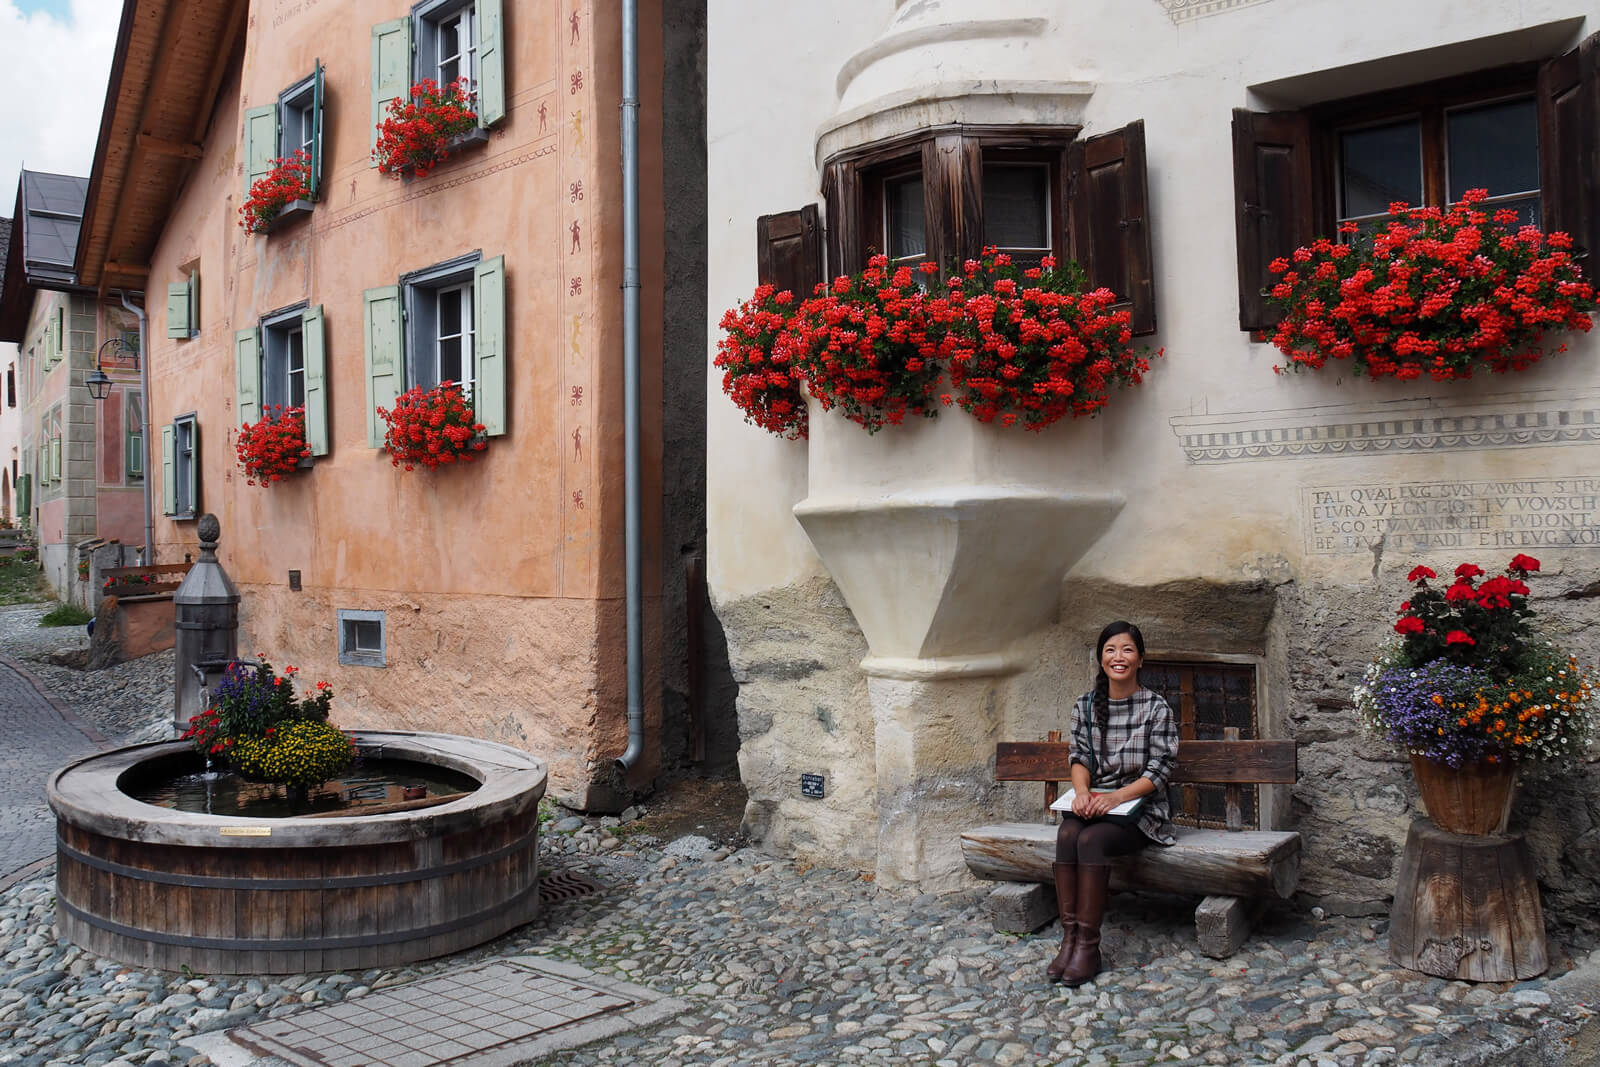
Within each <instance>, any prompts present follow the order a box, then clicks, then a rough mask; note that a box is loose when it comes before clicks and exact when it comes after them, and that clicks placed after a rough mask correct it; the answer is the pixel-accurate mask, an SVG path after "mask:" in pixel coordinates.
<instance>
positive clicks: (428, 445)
mask: <svg viewBox="0 0 1600 1067" xmlns="http://www.w3.org/2000/svg"><path fill="white" fill-rule="evenodd" d="M378 415H379V416H380V417H381V418H382V419H383V421H384V424H385V425H386V426H387V427H388V430H387V431H386V432H385V434H384V438H383V447H384V448H386V449H387V450H388V452H389V462H390V463H392V464H393V465H394V466H396V467H404V468H405V469H406V470H408V471H409V470H415V469H416V468H417V467H427V468H428V469H429V470H434V469H436V468H438V467H448V466H452V465H454V464H457V463H471V462H472V461H473V460H475V459H477V458H478V454H479V453H480V452H482V451H483V450H484V449H486V448H488V447H489V446H488V443H487V442H486V441H485V440H484V438H483V434H484V432H485V430H486V429H487V427H486V426H485V425H484V424H483V423H481V422H475V421H473V410H472V403H471V401H470V400H468V399H467V396H466V394H465V393H464V392H463V390H462V388H461V386H460V384H458V383H456V382H441V383H439V384H438V385H436V386H434V387H432V388H431V389H426V388H423V387H422V386H416V387H413V388H411V389H407V390H406V391H405V392H403V393H401V394H400V395H399V396H397V397H396V398H395V401H394V407H392V408H382V407H380V408H378Z"/></svg>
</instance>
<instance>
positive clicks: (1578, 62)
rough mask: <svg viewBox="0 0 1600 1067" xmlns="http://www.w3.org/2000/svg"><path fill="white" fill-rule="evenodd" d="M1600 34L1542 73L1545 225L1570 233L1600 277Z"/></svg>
mask: <svg viewBox="0 0 1600 1067" xmlns="http://www.w3.org/2000/svg"><path fill="white" fill-rule="evenodd" d="M1597 121H1600V34H1596V35H1594V36H1592V37H1589V38H1587V39H1586V40H1585V41H1584V42H1583V43H1582V44H1580V45H1579V46H1578V47H1577V48H1574V49H1573V50H1572V51H1570V52H1568V53H1567V54H1566V55H1563V56H1559V57H1557V58H1556V59H1552V60H1550V61H1549V62H1547V63H1545V64H1544V65H1543V66H1542V67H1540V68H1539V176H1540V185H1541V186H1542V188H1541V189H1540V201H1541V202H1540V211H1541V219H1540V221H1541V223H1542V224H1543V226H1544V228H1545V229H1546V230H1565V231H1566V232H1567V233H1570V234H1571V235H1572V239H1573V241H1574V242H1576V243H1577V245H1578V251H1579V252H1580V253H1581V254H1582V255H1583V263H1584V271H1585V272H1586V273H1587V274H1588V275H1589V277H1590V278H1595V277H1597V276H1600V262H1596V255H1597V253H1600V208H1597V206H1596V204H1595V197H1596V196H1597V195H1600V186H1597V184H1596V182H1597V179H1596V173H1597V171H1596V168H1597V167H1600V137H1597V135H1596V122H1597Z"/></svg>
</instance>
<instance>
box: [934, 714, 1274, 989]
mask: <svg viewBox="0 0 1600 1067" xmlns="http://www.w3.org/2000/svg"><path fill="white" fill-rule="evenodd" d="M1229 732H1230V733H1231V734H1234V735H1235V736H1234V737H1232V738H1230V739H1228V740H1223V741H1181V742H1179V744H1178V758H1177V765H1176V767H1175V769H1174V771H1173V778H1172V782H1173V784H1174V785H1183V784H1220V785H1223V786H1225V787H1226V813H1227V814H1226V821H1227V825H1228V828H1227V829H1221V830H1210V829H1195V828H1192V827H1186V826H1179V827H1176V828H1175V833H1176V836H1177V839H1178V841H1177V844H1174V845H1171V846H1167V847H1163V846H1160V845H1154V844H1152V845H1150V846H1149V847H1148V848H1144V849H1141V850H1140V851H1139V852H1137V853H1135V854H1134V855H1132V856H1126V857H1121V858H1119V859H1118V860H1117V861H1116V862H1115V863H1114V864H1113V865H1112V869H1111V885H1112V887H1113V888H1115V889H1144V890H1158V891H1163V892H1171V893H1187V894H1202V895H1204V897H1205V899H1204V900H1203V901H1202V902H1201V904H1200V907H1199V908H1198V909H1196V911H1195V933H1196V936H1197V937H1198V938H1199V940H1200V948H1201V950H1202V951H1204V952H1205V953H1206V954H1207V955H1209V956H1213V957H1216V958H1219V959H1220V958H1223V957H1226V956H1229V955H1232V954H1233V953H1234V952H1235V951H1237V950H1238V948H1239V946H1240V945H1241V944H1243V942H1244V939H1245V937H1246V936H1247V935H1248V933H1249V927H1250V921H1251V918H1252V912H1254V911H1255V910H1256V909H1255V908H1254V907H1252V906H1251V905H1250V904H1249V903H1248V901H1250V900H1259V899H1262V898H1268V899H1270V898H1272V897H1277V898H1280V899H1286V898H1288V897H1289V896H1291V895H1292V894H1293V893H1294V890H1295V887H1296V885H1297V884H1298V882H1299V877H1300V835H1299V834H1298V833H1295V832H1293V831H1282V830H1245V829H1243V817H1242V810H1243V804H1242V796H1243V787H1244V786H1245V785H1248V784H1292V783H1293V782H1294V781H1295V780H1296V777H1297V775H1298V767H1297V763H1296V757H1295V744H1294V742H1293V741H1240V740H1237V739H1236V735H1237V732H1236V731H1229ZM1059 736H1060V735H1059V734H1057V733H1052V734H1051V738H1050V740H1048V741H1030V742H1004V741H1003V742H1001V743H1000V744H999V746H998V747H997V749H996V752H995V779H996V780H997V781H1002V782H1017V781H1035V782H1043V783H1044V784H1045V804H1046V807H1047V808H1048V806H1049V804H1051V803H1053V802H1054V801H1055V799H1056V796H1057V795H1058V793H1059V790H1060V783H1061V782H1070V780H1071V762H1070V761H1071V748H1070V746H1069V745H1068V744H1067V743H1066V742H1063V741H1060V740H1059V739H1058V738H1059ZM1055 843H1056V826H1055V822H1054V820H1052V821H1051V822H1049V823H1036V822H1008V823H994V824H990V825H987V826H978V827H974V828H972V829H971V830H967V831H966V832H964V833H963V834H962V835H961V853H962V857H963V858H964V859H965V860H966V863H967V868H968V869H969V870H970V871H972V873H973V874H975V875H976V876H978V877H979V878H984V879H988V880H991V881H1002V882H1008V883H1028V885H1027V886H1026V888H1023V887H1019V886H1009V887H1001V889H1000V890H997V891H996V894H995V896H994V897H993V898H991V908H990V913H991V917H992V918H993V919H994V921H995V925H996V927H997V928H999V929H1011V930H1016V929H1019V928H1027V929H1037V928H1038V927H1040V926H1043V925H1044V924H1045V923H1046V922H1049V921H1051V920H1052V919H1054V918H1055V911H1056V909H1055V898H1054V894H1053V892H1051V891H1050V890H1049V889H1046V888H1045V887H1047V886H1050V885H1051V883H1052V875H1051V866H1050V865H1051V864H1052V863H1053V862H1054V861H1055Z"/></svg>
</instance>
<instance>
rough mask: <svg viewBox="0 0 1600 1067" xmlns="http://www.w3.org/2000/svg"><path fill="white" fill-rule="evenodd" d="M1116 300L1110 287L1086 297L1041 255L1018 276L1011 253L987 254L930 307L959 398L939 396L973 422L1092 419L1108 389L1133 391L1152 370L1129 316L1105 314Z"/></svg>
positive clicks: (1041, 424)
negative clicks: (1137, 344)
mask: <svg viewBox="0 0 1600 1067" xmlns="http://www.w3.org/2000/svg"><path fill="white" fill-rule="evenodd" d="M1115 302H1116V297H1115V296H1114V295H1113V294H1112V292H1111V290H1109V289H1094V290H1089V291H1085V290H1084V278H1083V272H1082V271H1081V270H1079V269H1078V267H1077V266H1076V265H1075V264H1070V263H1069V264H1067V266H1065V267H1061V268H1058V267H1057V265H1056V261H1055V260H1054V258H1052V257H1049V256H1047V257H1045V259H1044V261H1043V263H1042V264H1041V266H1040V267H1038V268H1030V269H1029V270H1027V271H1019V270H1018V269H1017V268H1016V267H1014V266H1012V264H1011V257H1010V256H1007V255H1005V254H1003V253H998V252H996V251H995V250H994V249H992V248H991V249H986V250H985V252H984V258H983V259H982V261H979V260H968V261H967V262H966V263H965V264H964V265H963V268H962V273H961V276H960V277H957V278H952V279H951V280H950V282H949V294H948V296H947V297H945V298H944V299H943V300H937V301H933V302H932V307H931V308H930V316H931V317H932V318H933V319H934V320H935V321H936V322H938V323H940V324H942V326H943V330H944V334H943V340H942V343H941V345H940V354H941V355H942V356H944V357H945V358H947V359H948V360H949V368H950V384H951V385H952V386H953V387H954V389H955V390H956V391H957V392H958V393H959V396H958V397H956V398H953V399H952V398H946V397H941V399H943V400H944V402H945V403H947V404H949V403H957V404H959V405H960V406H961V408H962V410H964V411H966V412H969V413H970V414H972V415H973V416H974V417H976V418H977V419H978V420H979V421H980V422H993V421H995V420H997V419H998V420H999V422H1000V423H1001V424H1002V425H1005V426H1011V425H1014V424H1016V423H1017V422H1019V421H1020V422H1021V423H1022V425H1023V426H1024V427H1026V428H1027V429H1029V430H1042V429H1044V428H1045V427H1046V426H1049V425H1051V424H1052V423H1055V422H1057V421H1059V420H1060V419H1062V418H1064V417H1066V416H1067V415H1069V414H1070V415H1071V416H1072V417H1074V418H1077V417H1079V416H1083V415H1093V414H1094V413H1095V412H1097V411H1099V410H1100V409H1101V408H1102V407H1104V406H1105V405H1106V403H1107V391H1108V389H1109V388H1110V387H1111V386H1112V385H1115V384H1122V385H1137V384H1139V383H1140V382H1141V381H1143V380H1144V375H1145V373H1146V372H1147V371H1149V369H1150V362H1149V360H1148V359H1146V358H1145V355H1144V352H1142V351H1137V350H1135V349H1133V348H1132V347H1131V346H1130V344H1129V342H1130V341H1131V340H1132V337H1133V331H1132V328H1131V322H1132V317H1133V313H1132V312H1131V311H1128V310H1127V309H1121V310H1112V305H1113V304H1114V303H1115ZM1157 354H1158V355H1159V354H1160V353H1157Z"/></svg>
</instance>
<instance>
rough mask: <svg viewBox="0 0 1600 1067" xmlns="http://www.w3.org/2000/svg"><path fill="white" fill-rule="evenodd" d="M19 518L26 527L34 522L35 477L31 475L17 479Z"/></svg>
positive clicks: (20, 476)
mask: <svg viewBox="0 0 1600 1067" xmlns="http://www.w3.org/2000/svg"><path fill="white" fill-rule="evenodd" d="M29 458H30V459H31V458H32V457H29ZM17 518H19V519H21V520H22V523H23V525H25V526H26V525H28V524H29V523H31V522H32V521H33V475H31V474H22V475H19V476H18V477H17Z"/></svg>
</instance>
